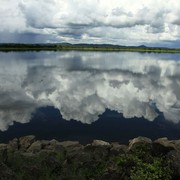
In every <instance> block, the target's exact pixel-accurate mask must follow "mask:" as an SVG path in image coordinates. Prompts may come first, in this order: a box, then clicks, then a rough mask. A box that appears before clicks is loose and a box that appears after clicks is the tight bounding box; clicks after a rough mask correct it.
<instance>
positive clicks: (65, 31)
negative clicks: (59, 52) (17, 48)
mask: <svg viewBox="0 0 180 180" xmlns="http://www.w3.org/2000/svg"><path fill="white" fill-rule="evenodd" d="M0 2H1V7H0V22H1V30H0V35H1V34H3V33H5V32H6V33H7V32H8V33H9V35H10V34H11V35H13V36H15V37H14V38H11V39H7V41H8V42H31V43H32V41H31V38H29V39H26V40H24V39H23V38H16V36H21V35H23V34H26V33H31V34H33V35H34V36H36V37H37V36H39V39H38V38H34V42H36V43H37V42H64V41H67V42H71V43H79V42H82V43H114V44H125V45H139V44H142V43H144V44H155V43H156V45H161V46H163V45H164V46H166V45H167V44H168V45H173V44H174V46H176V45H177V42H178V40H179V36H180V27H179V25H180V22H179V11H180V2H178V1H173V2H172V1H171V0H156V1H155V0H147V1H143V0H137V1H131V0H126V1H119V0H113V2H111V1H109V0H91V1H90V0H84V1H83V3H82V1H81V0H66V1H64V0H58V1H57V0H47V1H43V0H39V1H37V0H16V1H15V0H10V1H5V0H1V1H0ZM22 37H23V36H22ZM1 41H2V42H6V41H5V40H1Z"/></svg>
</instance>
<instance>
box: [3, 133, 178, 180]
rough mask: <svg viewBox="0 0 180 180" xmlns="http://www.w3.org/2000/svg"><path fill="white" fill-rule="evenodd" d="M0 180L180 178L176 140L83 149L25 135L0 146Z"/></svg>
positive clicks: (72, 143)
mask: <svg viewBox="0 0 180 180" xmlns="http://www.w3.org/2000/svg"><path fill="white" fill-rule="evenodd" d="M0 179H2V180H6V179H8V180H9V179H13V180H14V179H18V180H21V179H26V180H32V179H42V180H44V179H54V180H56V179H59V180H68V179H72V180H74V179H77V180H81V179H82V180H86V179H98V180H101V179H102V180H106V179H107V180H111V179H112V180H113V179H114V180H116V179H132V180H138V179H158V180H159V179H163V180H166V179H180V140H168V139H167V138H160V139H157V140H155V141H152V140H151V139H148V138H146V137H137V138H135V139H132V140H130V141H129V144H128V145H122V144H119V143H109V142H105V141H101V140H94V141H93V142H92V143H91V144H87V145H82V144H80V143H79V142H78V141H64V142H59V141H57V140H50V141H49V140H36V138H35V136H33V135H30V136H25V137H21V138H19V139H13V140H11V141H10V142H9V143H8V144H0Z"/></svg>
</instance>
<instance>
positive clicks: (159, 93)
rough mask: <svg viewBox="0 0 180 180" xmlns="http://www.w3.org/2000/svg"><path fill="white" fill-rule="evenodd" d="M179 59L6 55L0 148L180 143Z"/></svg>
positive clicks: (0, 72)
mask: <svg viewBox="0 0 180 180" xmlns="http://www.w3.org/2000/svg"><path fill="white" fill-rule="evenodd" d="M179 122H180V54H154V53H129V52H77V51H76V52H74V51H71V52H11V53H3V52H0V142H7V141H8V140H9V139H12V138H14V137H19V136H23V135H28V134H35V135H36V136H37V137H38V138H42V139H52V138H56V139H58V140H79V141H81V142H82V143H87V142H89V141H91V140H92V139H95V138H96V139H103V140H107V141H119V142H127V141H128V139H130V138H133V137H136V136H147V137H149V138H152V139H154V138H158V137H163V136H167V137H169V138H171V139H177V138H180V123H179Z"/></svg>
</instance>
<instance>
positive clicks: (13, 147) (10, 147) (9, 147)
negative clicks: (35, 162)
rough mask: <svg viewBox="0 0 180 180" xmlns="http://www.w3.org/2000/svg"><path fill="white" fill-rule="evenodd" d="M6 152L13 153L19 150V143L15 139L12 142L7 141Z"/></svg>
mask: <svg viewBox="0 0 180 180" xmlns="http://www.w3.org/2000/svg"><path fill="white" fill-rule="evenodd" d="M7 150H8V152H14V151H18V150H19V141H18V139H17V138H14V139H13V140H11V141H9V143H8V145H7Z"/></svg>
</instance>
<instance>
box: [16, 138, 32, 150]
mask: <svg viewBox="0 0 180 180" xmlns="http://www.w3.org/2000/svg"><path fill="white" fill-rule="evenodd" d="M33 142H35V136H34V135H29V136H24V137H21V138H19V145H20V149H21V150H26V149H28V148H29V147H30V146H31V144H32V143H33Z"/></svg>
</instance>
